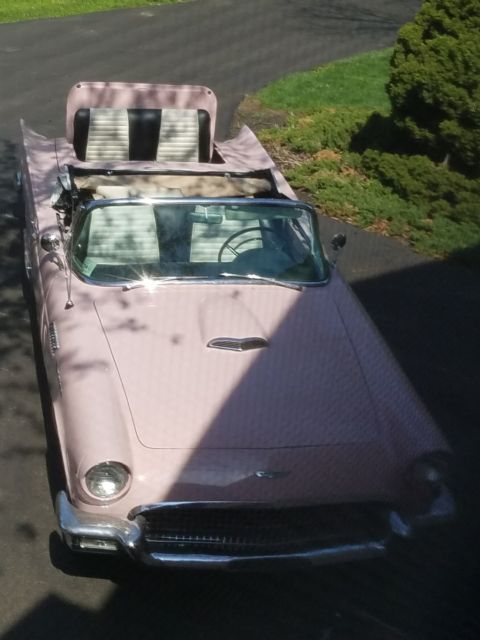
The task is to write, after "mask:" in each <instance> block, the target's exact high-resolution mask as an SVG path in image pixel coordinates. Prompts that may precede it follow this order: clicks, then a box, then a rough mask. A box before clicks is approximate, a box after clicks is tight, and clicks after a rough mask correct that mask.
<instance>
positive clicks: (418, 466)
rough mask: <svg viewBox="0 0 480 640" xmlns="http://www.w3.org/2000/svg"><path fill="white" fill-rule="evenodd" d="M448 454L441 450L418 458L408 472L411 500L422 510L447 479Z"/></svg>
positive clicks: (437, 493)
mask: <svg viewBox="0 0 480 640" xmlns="http://www.w3.org/2000/svg"><path fill="white" fill-rule="evenodd" d="M449 462H450V461H449V455H448V454H447V453H445V454H444V453H443V452H438V453H437V452H436V453H431V454H427V455H425V456H422V457H421V458H418V459H417V460H416V461H415V462H414V463H413V465H412V466H411V468H410V471H409V473H408V484H409V486H410V491H411V494H410V496H411V500H412V501H413V504H414V505H416V507H417V509H419V510H422V509H423V508H426V507H428V505H429V504H431V502H432V500H433V499H434V498H436V497H437V496H438V495H439V493H440V492H441V490H442V488H443V487H444V486H445V484H447V483H448V481H449V475H450V474H449V467H450V464H449Z"/></svg>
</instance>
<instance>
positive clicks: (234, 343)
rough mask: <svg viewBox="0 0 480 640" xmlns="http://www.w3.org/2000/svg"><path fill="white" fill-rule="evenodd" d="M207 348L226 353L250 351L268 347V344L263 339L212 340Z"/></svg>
mask: <svg viewBox="0 0 480 640" xmlns="http://www.w3.org/2000/svg"><path fill="white" fill-rule="evenodd" d="M207 347H210V348H211V349H226V350H227V351H250V350H251V349H263V348H264V347H268V342H267V340H265V338H213V339H212V340H210V341H209V342H208V343H207Z"/></svg>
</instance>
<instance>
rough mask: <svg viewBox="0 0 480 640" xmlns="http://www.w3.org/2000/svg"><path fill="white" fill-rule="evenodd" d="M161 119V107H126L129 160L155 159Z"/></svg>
mask: <svg viewBox="0 0 480 640" xmlns="http://www.w3.org/2000/svg"><path fill="white" fill-rule="evenodd" d="M161 121H162V111H161V109H128V129H129V138H130V142H129V159H130V160H145V161H154V160H155V159H156V157H157V147H158V138H159V136H160V126H161Z"/></svg>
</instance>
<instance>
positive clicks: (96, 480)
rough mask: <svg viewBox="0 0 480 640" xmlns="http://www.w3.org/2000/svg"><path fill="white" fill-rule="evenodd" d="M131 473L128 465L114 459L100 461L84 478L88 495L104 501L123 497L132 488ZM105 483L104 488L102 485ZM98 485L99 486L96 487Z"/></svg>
mask: <svg viewBox="0 0 480 640" xmlns="http://www.w3.org/2000/svg"><path fill="white" fill-rule="evenodd" d="M130 481H131V474H130V470H129V469H128V467H127V466H126V465H124V464H123V463H121V462H116V461H114V460H106V461H104V462H99V463H98V464H96V465H94V466H93V467H91V468H90V469H89V470H88V471H87V472H86V474H85V476H84V478H83V485H84V488H85V490H86V493H87V495H88V496H89V497H90V498H92V499H94V500H98V501H100V502H102V503H104V502H111V501H113V500H118V499H119V498H121V497H122V496H123V495H124V494H125V493H127V491H128V490H129V488H130ZM102 482H103V483H104V484H103V489H101V488H100V487H101V486H102ZM96 487H97V488H96Z"/></svg>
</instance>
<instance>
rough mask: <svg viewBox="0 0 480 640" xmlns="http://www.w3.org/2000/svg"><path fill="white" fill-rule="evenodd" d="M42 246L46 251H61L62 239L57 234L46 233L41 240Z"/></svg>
mask: <svg viewBox="0 0 480 640" xmlns="http://www.w3.org/2000/svg"><path fill="white" fill-rule="evenodd" d="M40 246H41V247H42V249H43V250H44V251H47V253H50V252H51V251H58V250H59V249H60V238H59V237H58V235H57V234H56V233H44V234H43V236H42V237H41V238H40Z"/></svg>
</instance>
